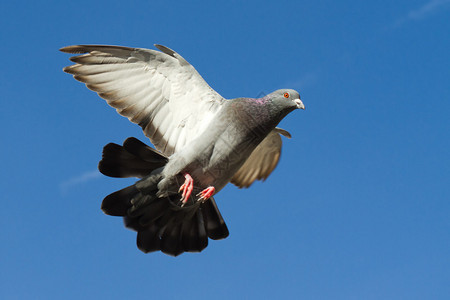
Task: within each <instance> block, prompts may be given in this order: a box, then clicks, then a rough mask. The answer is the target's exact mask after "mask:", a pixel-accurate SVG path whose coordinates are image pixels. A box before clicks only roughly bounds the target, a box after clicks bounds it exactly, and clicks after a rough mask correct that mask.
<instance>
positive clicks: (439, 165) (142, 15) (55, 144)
mask: <svg viewBox="0 0 450 300" xmlns="http://www.w3.org/2000/svg"><path fill="white" fill-rule="evenodd" d="M243 2H244V1H221V2H213V1H190V2H186V3H178V2H173V1H103V0H99V1H82V0H79V1H2V2H1V4H0V41H1V47H0V53H1V57H2V60H1V66H0V88H1V96H0V97H1V99H0V101H1V102H0V103H1V109H0V126H1V131H0V137H1V143H2V145H1V147H0V157H1V169H2V171H1V172H0V176H1V178H0V190H1V196H0V197H1V209H0V238H1V242H0V270H1V272H0V298H1V299H175V298H176V299H234V298H235V299H244V298H247V299H252V298H253V299H270V298H272V299H276V298H278V299H279V298H284V299H450V218H449V216H450V151H449V149H450V122H449V114H450V55H449V53H450V38H449V36H450V34H449V33H450V1H448V0H446V1H444V0H407V1H406V0H404V1H386V0H381V1H350V0H345V1H331V0H319V1H303V0H300V1H245V3H243ZM154 43H158V44H162V45H166V46H168V47H170V48H173V49H175V50H176V51H177V52H179V53H180V54H181V55H183V56H184V57H185V58H186V59H187V60H188V61H189V62H190V63H191V64H193V65H194V66H195V67H196V69H197V70H198V71H199V73H200V74H201V75H202V76H203V77H204V78H205V80H206V81H207V82H208V83H209V84H210V85H211V86H212V87H213V88H214V89H215V90H216V91H218V92H219V93H220V94H221V95H223V96H224V97H226V98H235V97H241V96H247V97H255V96H258V95H260V94H261V93H266V94H267V93H270V92H271V91H273V90H276V89H279V88H294V89H297V90H298V91H300V93H301V95H302V100H303V102H304V104H305V106H306V111H295V112H294V113H291V114H290V115H289V116H288V117H287V118H286V119H285V120H283V121H282V123H281V124H280V127H282V128H284V129H286V130H288V131H290V132H291V133H292V136H293V138H292V139H291V140H287V139H284V147H283V153H282V157H281V161H280V164H279V165H278V167H277V168H276V169H275V171H274V172H273V173H272V175H271V176H270V177H269V178H268V179H267V180H266V181H265V182H263V183H260V182H258V183H256V184H254V185H253V186H252V187H251V188H250V189H246V190H239V189H238V188H236V187H234V186H231V185H230V186H228V187H227V188H225V189H224V190H222V191H221V192H220V193H219V194H218V195H217V196H216V197H215V198H216V201H217V203H218V205H219V208H220V210H221V212H222V215H223V217H224V218H225V221H226V222H227V225H228V228H229V230H230V236H229V237H228V238H227V239H225V240H221V241H210V243H209V246H208V247H207V248H206V249H205V250H204V251H203V252H202V253H194V254H191V253H185V254H183V255H181V256H179V257H176V258H173V257H170V256H167V255H164V254H162V253H151V254H143V253H142V252H140V251H139V250H138V249H137V248H136V245H135V236H136V234H135V233H134V232H132V231H130V230H126V229H125V228H124V227H123V225H122V221H121V219H120V218H116V217H110V216H106V215H104V214H103V213H102V212H101V210H100V203H101V201H102V199H103V197H105V196H106V195H108V194H109V193H111V192H113V191H116V190H118V189H121V188H123V187H125V186H127V185H129V184H131V183H132V182H133V181H134V180H133V179H113V178H108V177H105V176H102V175H100V174H99V173H98V172H97V169H96V167H97V163H98V161H99V159H100V157H101V150H102V147H103V146H104V145H105V144H107V143H109V142H115V143H121V142H122V141H123V140H125V139H126V138H127V137H129V136H135V137H137V138H139V139H141V140H145V137H144V135H143V134H142V132H141V130H140V128H139V127H138V126H136V125H134V124H132V123H130V122H129V121H128V120H127V119H126V118H123V117H121V116H119V115H118V114H116V112H115V111H114V110H113V109H112V108H110V107H108V106H107V105H106V103H105V102H104V101H103V100H102V99H101V98H99V97H98V96H97V95H96V94H95V93H94V92H92V91H89V90H88V89H87V88H86V87H85V86H84V85H83V84H81V83H79V82H77V81H75V80H74V79H73V78H72V77H71V76H70V75H68V74H65V73H63V72H62V68H63V67H64V66H67V65H69V64H70V62H69V60H68V59H69V57H70V55H68V54H64V53H61V52H59V51H58V49H59V48H61V47H63V46H67V45H72V44H114V45H124V46H132V47H143V48H153V44H154ZM145 141H148V140H145Z"/></svg>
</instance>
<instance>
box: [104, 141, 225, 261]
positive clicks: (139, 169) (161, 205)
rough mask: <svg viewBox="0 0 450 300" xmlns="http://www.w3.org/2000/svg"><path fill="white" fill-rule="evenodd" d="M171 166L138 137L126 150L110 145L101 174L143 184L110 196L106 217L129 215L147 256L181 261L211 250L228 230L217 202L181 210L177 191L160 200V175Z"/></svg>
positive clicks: (126, 144) (126, 219)
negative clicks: (161, 254) (187, 255)
mask: <svg viewBox="0 0 450 300" xmlns="http://www.w3.org/2000/svg"><path fill="white" fill-rule="evenodd" d="M167 161H168V159H167V157H165V156H163V155H162V154H160V153H159V152H157V151H156V150H154V149H152V148H150V147H149V146H147V145H145V144H144V143H142V142H141V141H139V140H137V139H135V138H128V139H127V140H126V141H125V142H124V144H123V146H120V145H117V144H112V143H111V144H108V145H106V146H105V147H104V148H103V157H102V160H101V161H100V163H99V170H100V172H102V173H103V174H105V175H107V176H111V177H139V178H143V179H141V180H139V181H138V182H136V183H135V184H134V185H132V186H129V187H126V188H124V189H122V190H120V191H117V192H115V193H112V194H110V195H109V196H107V197H106V198H105V199H104V200H103V203H102V210H103V212H105V213H106V214H108V215H111V216H123V217H124V222H125V226H126V227H128V228H131V229H133V230H136V231H137V232H138V235H137V246H138V248H139V249H140V250H142V251H143V252H145V253H147V252H152V251H158V250H161V251H162V252H164V253H166V254H169V255H173V256H177V255H179V254H181V253H183V252H200V251H202V250H203V249H205V248H206V246H207V245H208V237H209V238H211V239H213V240H217V239H223V238H226V237H227V236H228V228H227V226H226V224H225V222H224V220H223V218H222V216H221V215H220V212H219V209H218V208H217V205H216V202H215V201H214V199H213V198H210V199H209V200H207V201H205V202H198V201H195V200H194V201H192V202H191V201H190V202H189V203H190V204H187V205H185V206H184V207H181V206H180V205H179V203H180V195H179V194H178V193H176V192H173V193H170V194H169V196H166V197H158V196H156V194H157V192H158V187H157V185H158V183H159V181H160V180H161V179H162V175H161V174H160V172H161V170H162V167H164V166H165V164H166V163H167ZM193 194H195V193H193Z"/></svg>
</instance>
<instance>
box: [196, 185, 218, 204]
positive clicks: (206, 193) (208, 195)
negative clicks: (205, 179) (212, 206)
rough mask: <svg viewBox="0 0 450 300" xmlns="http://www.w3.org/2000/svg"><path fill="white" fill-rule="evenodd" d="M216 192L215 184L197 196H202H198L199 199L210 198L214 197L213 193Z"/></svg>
mask: <svg viewBox="0 0 450 300" xmlns="http://www.w3.org/2000/svg"><path fill="white" fill-rule="evenodd" d="M215 192H216V189H215V188H214V187H213V186H210V187H207V188H206V189H204V190H203V191H201V192H200V193H198V194H197V196H201V197H200V198H198V201H206V200H208V199H209V198H211V197H212V195H214V193H215Z"/></svg>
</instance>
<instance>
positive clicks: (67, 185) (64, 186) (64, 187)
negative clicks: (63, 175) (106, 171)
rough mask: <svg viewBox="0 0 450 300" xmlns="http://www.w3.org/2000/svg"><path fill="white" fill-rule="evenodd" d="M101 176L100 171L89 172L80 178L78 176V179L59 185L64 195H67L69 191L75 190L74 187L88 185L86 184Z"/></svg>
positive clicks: (71, 179) (74, 178)
mask: <svg viewBox="0 0 450 300" xmlns="http://www.w3.org/2000/svg"><path fill="white" fill-rule="evenodd" d="M100 176H101V174H100V172H99V171H98V170H92V171H88V172H85V173H83V174H81V175H79V176H76V177H73V178H70V179H68V180H66V181H63V182H62V183H61V184H60V185H59V188H60V190H61V192H62V193H65V192H67V191H68V190H69V189H71V188H73V187H75V186H77V185H80V184H83V183H86V182H88V181H90V180H94V179H97V178H99V177H100Z"/></svg>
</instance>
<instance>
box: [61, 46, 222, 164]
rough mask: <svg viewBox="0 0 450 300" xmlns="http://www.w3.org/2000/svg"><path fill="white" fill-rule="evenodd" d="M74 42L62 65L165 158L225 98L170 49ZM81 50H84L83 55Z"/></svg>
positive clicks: (189, 137) (199, 128)
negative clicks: (134, 126) (68, 62)
mask: <svg viewBox="0 0 450 300" xmlns="http://www.w3.org/2000/svg"><path fill="white" fill-rule="evenodd" d="M155 46H156V47H157V48H158V49H159V50H161V51H162V52H159V51H157V50H150V49H142V48H128V47H120V46H103V45H79V46H68V47H64V48H62V49H60V50H61V51H62V52H67V53H74V54H82V55H78V56H74V57H71V59H70V60H71V61H73V62H74V63H75V64H74V65H72V66H68V67H66V68H64V71H65V72H67V73H70V74H73V75H74V78H75V79H77V80H79V81H81V82H84V83H86V86H87V87H88V88H89V89H91V90H93V91H95V92H97V93H98V94H99V95H100V97H102V98H103V99H105V100H106V101H107V103H108V104H109V105H110V106H112V107H114V108H115V109H116V110H117V112H118V113H119V114H121V115H122V116H125V117H127V118H128V119H129V120H130V121H131V122H134V123H136V124H139V125H140V126H141V127H142V129H143V130H144V133H145V135H146V136H147V137H149V138H150V141H151V142H152V143H153V145H155V147H156V149H158V150H159V151H161V152H162V153H163V154H165V155H167V156H170V155H171V154H173V153H174V152H175V151H177V150H178V149H180V148H182V147H183V146H184V145H185V144H186V143H187V142H189V141H191V140H193V139H194V138H195V137H197V136H198V135H200V134H202V132H203V131H204V130H205V129H206V128H207V127H208V124H209V122H210V121H211V120H212V119H213V118H214V115H215V114H216V113H217V111H218V110H219V109H220V107H221V104H222V103H223V102H224V101H226V100H225V99H224V98H223V97H222V96H220V95H219V94H218V93H217V92H216V91H214V90H213V89H212V88H211V87H210V86H209V85H208V84H207V83H206V81H205V80H204V79H203V78H202V77H201V76H200V74H199V73H198V72H197V71H196V70H195V68H194V67H193V66H192V65H191V64H189V63H188V62H187V61H186V60H185V59H184V58H183V57H181V56H180V55H179V54H178V53H176V52H175V51H173V50H171V49H169V48H167V47H164V46H161V45H155ZM83 53H85V54H83Z"/></svg>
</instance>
